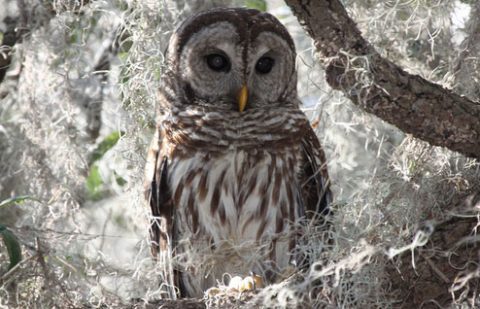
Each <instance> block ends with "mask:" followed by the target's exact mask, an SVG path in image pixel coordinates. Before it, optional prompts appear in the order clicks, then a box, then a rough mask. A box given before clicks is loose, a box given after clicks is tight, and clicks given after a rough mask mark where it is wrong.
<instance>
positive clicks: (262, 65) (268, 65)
mask: <svg viewBox="0 0 480 309" xmlns="http://www.w3.org/2000/svg"><path fill="white" fill-rule="evenodd" d="M274 64H275V60H273V59H272V58H270V57H262V58H260V59H258V61H257V64H256V65H255V70H256V71H257V72H258V73H260V74H267V73H269V72H270V71H271V70H272V68H273V65H274Z"/></svg>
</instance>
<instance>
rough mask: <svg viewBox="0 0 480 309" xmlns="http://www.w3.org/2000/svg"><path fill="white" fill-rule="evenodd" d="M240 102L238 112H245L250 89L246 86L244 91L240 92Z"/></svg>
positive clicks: (243, 88) (243, 87) (238, 98)
mask: <svg viewBox="0 0 480 309" xmlns="http://www.w3.org/2000/svg"><path fill="white" fill-rule="evenodd" d="M237 100H238V111H239V112H243V111H244V110H245V106H247V101H248V89H247V86H246V85H243V86H242V89H240V91H239V92H238V96H237Z"/></svg>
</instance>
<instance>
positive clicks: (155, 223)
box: [145, 130, 173, 258]
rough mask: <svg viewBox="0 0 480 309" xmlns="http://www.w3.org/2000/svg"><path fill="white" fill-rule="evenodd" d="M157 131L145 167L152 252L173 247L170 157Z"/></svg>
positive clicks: (164, 250)
mask: <svg viewBox="0 0 480 309" xmlns="http://www.w3.org/2000/svg"><path fill="white" fill-rule="evenodd" d="M159 135H160V132H159V130H157V131H156V133H155V135H154V137H153V140H152V143H151V144H150V148H149V151H148V155H147V164H146V167H145V199H146V200H147V203H148V205H149V206H150V209H151V211H152V218H151V221H150V241H151V252H152V255H153V256H154V257H155V258H156V257H157V255H158V253H159V252H161V251H163V252H166V251H168V250H169V249H172V247H171V246H172V236H173V217H172V216H173V213H172V211H173V205H172V198H171V197H172V195H171V192H170V188H169V187H168V182H167V177H168V159H167V157H166V156H165V155H164V154H163V153H162V149H161V146H162V141H161V137H160V136H159Z"/></svg>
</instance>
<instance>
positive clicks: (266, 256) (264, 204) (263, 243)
mask: <svg viewBox="0 0 480 309" xmlns="http://www.w3.org/2000/svg"><path fill="white" fill-rule="evenodd" d="M294 156H295V152H293V154H292V152H290V153H288V154H287V153H282V154H278V153H276V154H273V153H270V152H267V151H255V152H254V153H251V152H250V153H248V152H246V151H229V152H226V153H224V154H223V155H220V156H218V157H210V156H208V155H207V154H205V153H201V152H198V153H196V154H195V156H193V157H191V158H188V159H183V160H177V161H174V162H172V165H171V169H170V172H171V173H170V176H171V178H170V185H171V188H172V194H173V199H174V204H175V208H176V216H175V217H176V220H175V221H176V222H175V224H174V225H175V231H176V233H175V234H176V235H175V236H174V237H176V238H177V239H176V240H175V242H176V243H177V244H178V243H182V244H183V245H182V246H183V249H182V251H186V250H189V251H201V252H203V253H199V255H200V256H201V257H205V256H208V255H210V254H211V257H212V258H215V257H219V260H222V261H223V262H225V263H226V265H223V266H221V265H220V264H222V262H220V261H217V262H216V263H215V266H213V268H214V273H216V274H217V275H220V276H221V274H222V272H225V271H227V272H229V273H231V272H232V270H236V271H235V272H237V273H241V272H245V273H244V274H248V271H255V270H257V271H258V269H257V268H259V267H260V268H262V267H265V266H264V265H260V264H269V265H270V266H269V267H273V268H275V269H279V270H281V269H284V268H285V267H286V266H287V265H288V263H289V260H290V254H289V251H291V249H293V248H292V247H293V245H294V236H293V235H292V234H293V233H292V227H293V224H292V223H293V222H295V221H296V219H297V218H298V217H299V213H298V209H299V207H298V204H297V203H298V199H297V194H298V189H297V187H298V185H297V179H296V177H297V175H298V174H297V171H298V167H297V166H296V165H295V163H294V162H298V161H297V160H296V159H295V157H294ZM226 252H231V253H232V254H231V256H228V254H227V256H225V255H224V254H225V253H226ZM220 253H221V254H220ZM255 255H256V256H255ZM190 256H191V255H190ZM259 263H260V264H259ZM233 264H235V265H236V266H234V265H233ZM272 264H273V265H274V266H272ZM255 265H257V266H255Z"/></svg>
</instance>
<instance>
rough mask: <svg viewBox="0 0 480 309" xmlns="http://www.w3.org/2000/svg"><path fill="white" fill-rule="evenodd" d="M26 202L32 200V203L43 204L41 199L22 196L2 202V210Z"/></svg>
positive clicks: (0, 205)
mask: <svg viewBox="0 0 480 309" xmlns="http://www.w3.org/2000/svg"><path fill="white" fill-rule="evenodd" d="M26 200H31V201H36V202H40V203H41V201H40V200H39V199H37V198H35V197H33V196H29V195H20V196H14V197H11V198H8V199H6V200H3V201H1V202H0V208H2V207H5V206H8V205H11V204H20V203H22V202H24V201H26Z"/></svg>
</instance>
